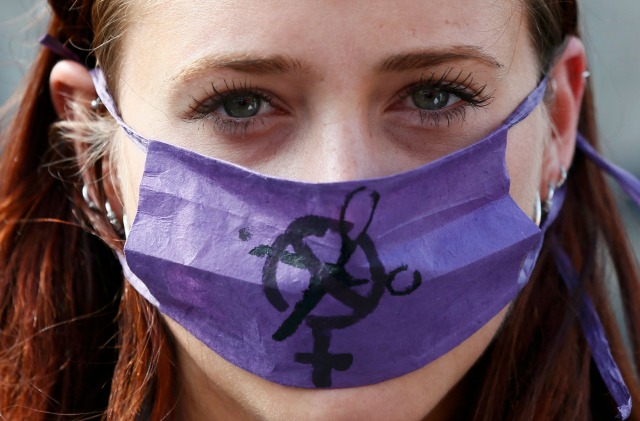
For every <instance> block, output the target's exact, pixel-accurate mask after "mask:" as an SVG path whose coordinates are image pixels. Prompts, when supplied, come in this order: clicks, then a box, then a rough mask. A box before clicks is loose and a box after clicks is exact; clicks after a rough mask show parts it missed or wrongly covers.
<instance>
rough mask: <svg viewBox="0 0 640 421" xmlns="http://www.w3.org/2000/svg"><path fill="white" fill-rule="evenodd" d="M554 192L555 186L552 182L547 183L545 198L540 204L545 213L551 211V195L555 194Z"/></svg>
mask: <svg viewBox="0 0 640 421" xmlns="http://www.w3.org/2000/svg"><path fill="white" fill-rule="evenodd" d="M555 194H556V186H555V185H553V183H549V186H548V193H547V198H546V199H545V201H544V204H543V205H542V210H544V212H545V213H549V212H550V211H551V208H552V207H553V196H555Z"/></svg>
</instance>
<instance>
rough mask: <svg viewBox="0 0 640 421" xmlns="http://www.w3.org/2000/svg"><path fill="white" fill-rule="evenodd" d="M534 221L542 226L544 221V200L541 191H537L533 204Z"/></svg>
mask: <svg viewBox="0 0 640 421" xmlns="http://www.w3.org/2000/svg"><path fill="white" fill-rule="evenodd" d="M533 222H534V223H535V224H536V225H537V226H540V223H542V201H541V200H540V192H536V200H535V203H534V204H533Z"/></svg>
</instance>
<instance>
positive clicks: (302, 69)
mask: <svg viewBox="0 0 640 421" xmlns="http://www.w3.org/2000/svg"><path fill="white" fill-rule="evenodd" d="M221 69H222V70H233V71H236V72H241V73H248V74H262V75H271V74H285V73H307V72H308V71H309V67H308V66H306V65H304V64H303V63H302V62H301V61H300V60H294V59H292V58H290V57H287V56H284V55H280V54H276V55H269V56H261V55H253V54H250V53H245V54H223V55H212V56H206V57H203V58H201V59H199V60H196V61H194V62H193V63H190V64H188V65H187V66H185V67H184V68H182V69H181V70H180V71H179V72H178V73H176V75H175V76H173V77H171V79H170V80H172V81H174V80H178V79H179V80H188V79H190V78H192V77H194V76H196V75H198V74H200V73H203V72H206V71H210V70H221Z"/></svg>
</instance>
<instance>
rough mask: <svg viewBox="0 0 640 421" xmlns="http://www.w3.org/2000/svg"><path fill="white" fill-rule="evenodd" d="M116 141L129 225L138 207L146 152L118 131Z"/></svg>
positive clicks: (120, 179)
mask: <svg viewBox="0 0 640 421" xmlns="http://www.w3.org/2000/svg"><path fill="white" fill-rule="evenodd" d="M114 140H115V141H116V142H118V148H117V150H118V159H117V162H118V164H117V165H118V178H119V181H120V186H119V187H120V192H121V194H122V204H123V206H124V211H125V214H126V215H127V216H128V220H129V221H128V222H129V225H131V224H132V223H133V217H134V215H135V214H136V211H137V209H138V195H139V188H140V181H141V180H142V173H143V172H144V162H145V158H146V154H145V153H144V152H143V151H142V150H141V149H140V148H139V147H137V146H136V145H134V144H133V142H131V140H129V139H128V138H127V137H126V136H125V135H124V134H123V133H121V132H119V133H118V134H117V135H116V138H115V139H114Z"/></svg>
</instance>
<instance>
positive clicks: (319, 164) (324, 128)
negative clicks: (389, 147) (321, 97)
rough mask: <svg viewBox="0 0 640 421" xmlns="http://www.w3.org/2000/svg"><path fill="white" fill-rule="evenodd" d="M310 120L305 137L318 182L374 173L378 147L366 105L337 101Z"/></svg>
mask: <svg viewBox="0 0 640 421" xmlns="http://www.w3.org/2000/svg"><path fill="white" fill-rule="evenodd" d="M335 102H336V103H341V104H340V105H333V106H329V107H327V109H326V110H324V111H323V112H320V113H318V114H316V115H317V118H316V119H313V121H312V122H311V127H310V130H309V132H308V139H307V141H306V142H305V144H306V145H307V147H308V150H309V154H308V156H309V157H310V162H309V167H308V168H309V170H311V171H313V174H314V175H315V177H314V178H316V179H317V180H316V181H318V182H335V181H348V180H356V179H363V178H371V177H375V176H376V175H378V174H376V164H375V163H376V161H377V159H376V153H377V152H376V151H378V146H379V145H377V144H376V139H375V138H374V135H373V132H372V128H371V125H370V121H369V117H368V113H367V110H366V108H367V107H366V106H363V105H362V104H358V103H356V102H357V101H354V100H348V101H347V100H336V101H335Z"/></svg>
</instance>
